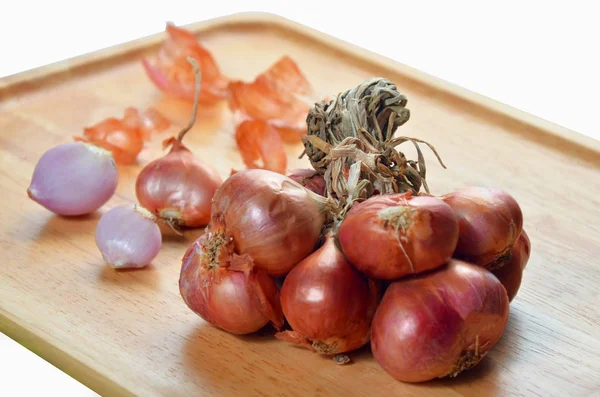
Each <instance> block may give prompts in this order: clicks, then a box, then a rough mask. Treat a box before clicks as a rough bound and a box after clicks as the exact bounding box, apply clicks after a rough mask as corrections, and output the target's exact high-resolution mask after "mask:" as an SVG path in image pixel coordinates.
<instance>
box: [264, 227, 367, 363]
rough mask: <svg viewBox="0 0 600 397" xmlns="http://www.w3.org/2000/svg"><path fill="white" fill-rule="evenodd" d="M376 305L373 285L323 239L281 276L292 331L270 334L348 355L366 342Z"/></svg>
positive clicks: (283, 301) (330, 240) (332, 243)
mask: <svg viewBox="0 0 600 397" xmlns="http://www.w3.org/2000/svg"><path fill="white" fill-rule="evenodd" d="M377 303H378V290H377V287H376V285H375V283H374V282H373V281H370V280H368V279H367V278H366V277H365V276H364V275H362V274H361V273H359V272H358V271H357V270H356V269H355V268H354V267H353V266H352V265H351V264H350V263H349V262H348V261H347V260H346V258H345V257H344V254H342V252H341V251H340V250H339V248H338V247H337V246H336V243H335V240H334V238H333V237H328V238H327V239H326V241H325V244H324V245H323V246H322V247H321V248H319V249H318V250H317V251H315V252H314V253H312V254H311V255H309V256H308V257H307V258H305V259H304V260H303V261H302V262H300V263H299V264H298V265H296V267H294V268H293V269H292V271H291V272H290V273H289V274H288V275H287V277H286V278H285V281H284V282H283V287H282V288H281V305H282V308H283V313H284V315H285V318H286V319H287V321H288V322H289V323H290V325H291V327H292V331H284V332H280V333H278V334H276V335H275V336H276V337H277V338H279V339H283V340H286V341H289V342H292V343H300V344H304V345H307V346H309V347H310V348H311V349H312V350H314V351H317V352H318V353H321V354H325V355H334V354H339V353H344V352H349V351H351V350H355V349H358V348H359V347H361V346H363V345H365V344H366V343H367V342H368V341H369V336H370V330H371V321H372V319H373V315H374V314H375V309H376V308H377Z"/></svg>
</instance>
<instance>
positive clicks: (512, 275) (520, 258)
mask: <svg viewBox="0 0 600 397" xmlns="http://www.w3.org/2000/svg"><path fill="white" fill-rule="evenodd" d="M530 252H531V242H530V241H529V236H527V233H525V229H523V230H522V231H521V235H520V236H519V238H518V239H517V242H516V243H515V245H513V248H512V250H511V253H510V259H509V260H508V262H506V264H505V265H504V266H502V267H501V268H500V269H496V270H493V271H492V273H494V275H495V276H496V277H498V280H500V282H501V283H502V285H504V288H506V293H507V294H508V299H509V301H511V302H512V300H513V299H514V297H515V296H517V292H519V287H520V286H521V279H522V278H523V271H524V270H525V266H526V265H527V261H528V260H529V254H530Z"/></svg>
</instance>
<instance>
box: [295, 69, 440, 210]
mask: <svg viewBox="0 0 600 397" xmlns="http://www.w3.org/2000/svg"><path fill="white" fill-rule="evenodd" d="M406 103H407V99H406V97H405V96H404V95H402V94H401V93H400V92H399V91H398V90H397V88H396V86H395V85H394V83H392V82H391V81H389V80H386V79H383V78H372V79H369V80H366V81H364V82H363V83H361V84H359V85H358V86H357V87H355V88H353V89H351V90H348V91H346V92H343V93H341V94H339V95H338V96H337V97H336V98H335V99H333V100H332V101H331V102H329V103H326V102H324V101H323V102H320V103H317V104H316V105H315V106H314V107H313V108H312V109H311V110H310V112H309V114H308V117H307V124H308V135H306V136H304V137H303V143H304V146H305V152H304V153H305V154H307V155H308V157H309V159H310V162H311V164H312V165H313V167H314V168H315V170H317V171H319V172H320V173H322V174H323V175H324V178H325V181H326V185H327V194H328V196H329V197H334V198H336V199H337V200H338V201H339V202H340V204H341V208H343V210H342V211H343V212H344V213H345V212H346V211H347V209H348V206H350V205H351V204H352V202H353V201H354V200H356V199H358V198H367V197H370V196H372V195H373V194H377V193H383V194H391V193H399V192H406V191H411V192H414V193H418V192H419V191H420V190H421V187H423V188H424V189H425V191H427V192H429V187H428V186H427V183H426V181H425V178H426V168H425V159H424V157H423V153H422V152H421V149H420V147H419V144H420V143H423V144H425V145H427V146H428V147H429V148H430V149H431V150H432V151H433V152H434V153H435V155H436V157H437V158H438V160H439V161H440V164H442V166H443V167H444V168H445V166H444V164H443V162H442V160H441V159H440V157H439V155H438V154H437V152H436V150H435V149H434V148H433V146H431V145H430V144H429V143H427V142H425V141H422V140H420V139H417V138H410V137H404V136H401V137H396V138H394V133H395V131H396V129H397V128H398V127H399V126H401V125H403V124H404V123H406V122H407V121H408V119H409V118H410V111H409V110H408V109H407V108H406ZM405 142H412V143H413V144H414V146H415V148H416V150H417V156H418V158H417V160H416V161H415V160H408V159H407V158H406V156H405V155H404V154H403V153H402V152H400V151H398V150H397V149H396V147H397V146H398V145H400V144H402V143H405ZM304 153H303V154H304Z"/></svg>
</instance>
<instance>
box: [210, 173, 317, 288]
mask: <svg viewBox="0 0 600 397" xmlns="http://www.w3.org/2000/svg"><path fill="white" fill-rule="evenodd" d="M318 198H320V199H323V200H324V198H322V197H320V196H318V195H316V194H314V193H313V192H311V191H309V190H307V189H305V188H304V187H302V186H301V185H300V184H298V183H297V182H295V181H293V180H291V179H289V178H288V177H286V176H284V175H281V174H278V173H275V172H272V171H267V170H261V169H251V170H244V171H240V172H238V173H236V174H234V175H232V176H231V177H229V178H228V179H227V180H226V181H225V182H224V183H223V185H222V186H221V187H220V188H219V190H218V191H217V193H216V194H215V196H214V198H213V206H212V222H214V224H215V226H216V225H221V227H222V228H224V230H225V232H226V233H227V234H228V235H229V236H231V237H232V238H233V243H234V246H235V251H236V252H237V253H238V254H247V255H250V257H251V258H252V259H253V260H254V263H255V265H256V267H257V268H259V269H263V270H265V271H266V272H267V273H268V274H269V275H270V276H273V277H279V276H283V275H285V274H287V273H288V272H289V271H290V270H291V269H292V268H293V267H294V266H295V265H296V264H298V263H299V262H300V261H301V260H302V259H304V258H305V257H306V256H308V255H309V254H310V253H311V252H312V251H313V249H314V248H315V245H316V244H317V241H318V239H319V237H320V234H321V228H322V227H323V224H324V222H325V210H324V204H323V205H320V204H319V202H318Z"/></svg>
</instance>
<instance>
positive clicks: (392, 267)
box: [339, 192, 458, 280]
mask: <svg viewBox="0 0 600 397" xmlns="http://www.w3.org/2000/svg"><path fill="white" fill-rule="evenodd" d="M457 240H458V223H457V221H456V216H455V215H454V213H453V212H452V209H451V208H450V207H449V206H448V205H447V204H446V203H444V202H443V201H442V200H440V199H438V198H435V197H428V196H412V194H411V193H410V192H407V193H400V194H389V195H382V196H373V197H371V198H369V199H368V200H366V201H364V202H362V203H357V204H354V206H353V207H352V209H351V210H350V212H348V214H347V215H346V217H345V219H344V221H343V222H342V224H341V226H340V229H339V241H340V245H341V247H342V251H343V252H344V254H345V255H346V257H347V258H348V260H349V261H350V262H351V263H352V264H353V265H354V266H356V268H357V269H358V270H360V271H361V272H363V273H365V274H366V275H367V276H369V277H372V278H377V279H384V280H394V279H397V278H400V277H403V276H406V275H409V274H416V273H421V272H424V271H426V270H431V269H435V268H436V267H439V266H442V265H443V264H444V263H445V262H446V261H447V260H448V259H449V258H450V257H451V255H452V253H453V252H454V249H455V247H456V242H457Z"/></svg>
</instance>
